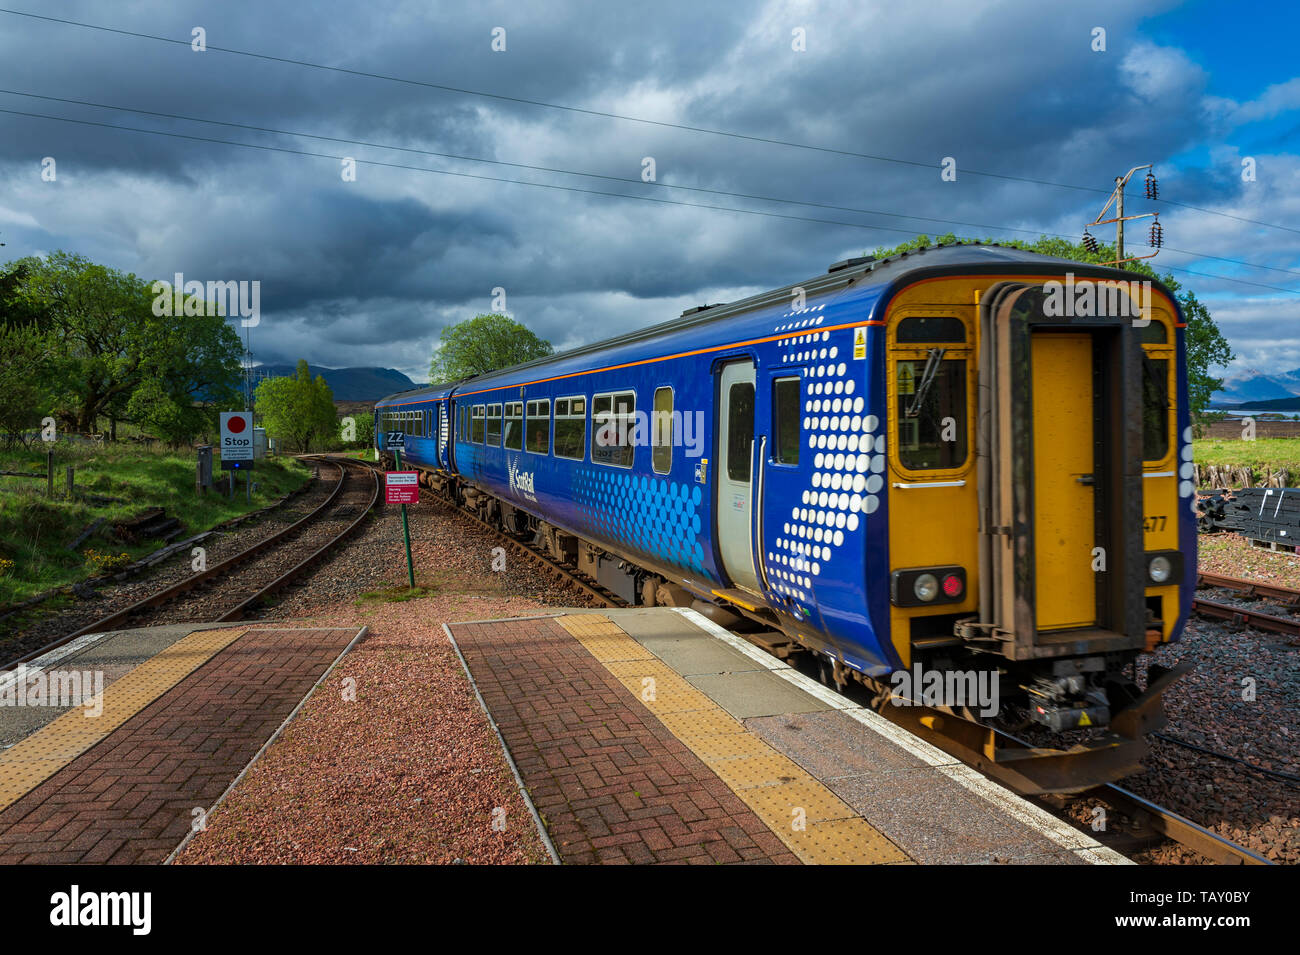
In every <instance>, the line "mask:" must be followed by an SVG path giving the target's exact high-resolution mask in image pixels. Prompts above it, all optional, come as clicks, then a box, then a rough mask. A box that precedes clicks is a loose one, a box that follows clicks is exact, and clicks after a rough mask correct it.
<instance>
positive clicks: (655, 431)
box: [650, 387, 673, 474]
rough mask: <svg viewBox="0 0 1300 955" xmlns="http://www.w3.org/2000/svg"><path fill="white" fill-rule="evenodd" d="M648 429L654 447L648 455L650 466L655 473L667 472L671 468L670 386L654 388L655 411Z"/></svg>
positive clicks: (671, 412)
mask: <svg viewBox="0 0 1300 955" xmlns="http://www.w3.org/2000/svg"><path fill="white" fill-rule="evenodd" d="M650 431H651V443H652V445H653V447H654V451H653V452H652V453H651V455H650V463H651V466H652V467H653V468H654V469H655V473H656V474H667V473H668V472H669V471H671V470H672V469H673V390H672V389H671V388H668V387H664V388H656V389H655V413H654V421H653V422H652V423H651V425H650Z"/></svg>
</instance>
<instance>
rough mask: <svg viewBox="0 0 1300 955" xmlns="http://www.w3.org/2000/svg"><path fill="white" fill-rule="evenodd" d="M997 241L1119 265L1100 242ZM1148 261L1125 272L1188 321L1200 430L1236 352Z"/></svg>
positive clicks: (1190, 386) (1191, 385)
mask: <svg viewBox="0 0 1300 955" xmlns="http://www.w3.org/2000/svg"><path fill="white" fill-rule="evenodd" d="M958 241H965V242H970V241H974V240H971V239H963V240H958V238H957V236H955V235H954V234H953V233H951V232H949V233H947V234H946V235H941V236H939V237H938V238H937V239H934V240H931V239H930V237H929V236H927V235H918V236H917V237H916V238H915V239H909V240H908V241H907V242H903V243H901V244H899V245H896V246H894V247H893V248H885V247H883V246H881V247H877V248H876V250H875V251H874V252H872V253H871V254H872V255H874V256H875V257H876V258H878V259H879V258H884V257H885V256H889V255H895V254H897V253H899V252H904V251H911V250H912V249H919V248H923V247H925V246H928V245H953V244H954V243H956V242H958ZM982 241H984V242H992V241H994V240H992V239H984V240H982ZM997 241H998V242H999V243H1000V244H1002V245H1009V246H1014V247H1015V248H1017V249H1025V250H1027V251H1030V252H1038V253H1040V254H1042V255H1051V256H1055V257H1056V258H1058V259H1069V260H1070V261H1072V262H1088V263H1091V264H1094V265H1099V264H1101V263H1102V262H1108V261H1114V259H1115V247H1114V245H1106V244H1105V243H1102V242H1100V241H1099V242H1098V246H1097V251H1096V252H1089V251H1088V250H1087V249H1085V248H1084V247H1083V246H1082V245H1081V244H1079V243H1077V242H1071V241H1070V240H1069V239H1062V238H1058V237H1053V236H1040V237H1039V238H1038V239H1035V240H1034V241H1033V242H1025V241H1024V240H1022V239H998V240H997ZM1149 261H1154V260H1148V261H1143V262H1125V263H1124V269H1125V271H1127V272H1132V273H1134V274H1136V275H1142V276H1146V277H1147V278H1153V279H1156V280H1158V281H1160V282H1162V283H1164V285H1165V287H1166V288H1168V289H1169V291H1170V293H1171V294H1172V295H1173V296H1174V297H1175V298H1176V299H1177V300H1178V304H1179V305H1180V306H1181V307H1182V310H1183V317H1184V318H1185V319H1186V321H1187V329H1186V335H1185V336H1184V340H1185V342H1186V346H1187V401H1188V406H1189V407H1190V409H1191V413H1192V418H1193V420H1194V421H1196V422H1197V425H1198V428H1199V426H1200V425H1202V424H1203V423H1205V422H1207V421H1210V420H1213V418H1214V417H1215V415H1214V414H1213V413H1212V412H1209V411H1207V409H1208V407H1209V404H1210V396H1211V395H1213V394H1214V392H1215V391H1217V390H1218V389H1219V387H1220V386H1221V385H1222V384H1223V379H1221V378H1214V377H1212V376H1211V375H1210V369H1211V368H1223V367H1226V366H1227V364H1228V362H1230V361H1232V359H1233V357H1234V356H1233V354H1232V348H1231V347H1230V346H1229V345H1228V340H1227V339H1226V338H1224V337H1223V334H1222V333H1221V332H1220V331H1219V328H1218V326H1217V325H1215V324H1214V319H1213V317H1212V316H1211V315H1210V310H1209V309H1208V308H1206V307H1205V304H1204V303H1203V302H1201V301H1200V299H1198V298H1197V297H1196V295H1195V293H1193V292H1192V290H1191V289H1186V290H1184V289H1183V286H1182V283H1180V282H1179V281H1178V280H1177V279H1175V278H1174V277H1173V275H1171V274H1165V275H1160V274H1158V273H1157V272H1156V270H1155V269H1154V268H1152V267H1151V266H1150V265H1149V264H1148V262H1149Z"/></svg>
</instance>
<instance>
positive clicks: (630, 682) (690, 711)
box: [560, 614, 911, 865]
mask: <svg viewBox="0 0 1300 955" xmlns="http://www.w3.org/2000/svg"><path fill="white" fill-rule="evenodd" d="M566 620H568V621H570V625H566V624H565V621H566ZM560 624H561V626H564V629H565V630H567V631H568V632H569V633H571V634H572V635H573V637H574V638H575V639H576V640H577V641H578V642H579V643H580V644H582V646H583V648H584V649H586V650H587V652H588V653H590V654H591V655H592V657H594V658H595V659H596V661H597V662H598V663H600V664H601V665H602V666H603V667H605V669H606V670H608V671H609V673H610V675H611V676H613V677H614V678H615V679H616V680H618V682H619V683H621V684H622V685H623V686H624V687H626V688H627V690H628V691H629V692H631V693H632V695H633V696H635V697H636V698H637V699H638V700H640V701H641V703H642V705H644V706H645V707H646V708H647V709H648V710H650V712H651V713H652V714H653V715H654V716H655V718H656V719H658V720H659V722H660V723H661V724H662V725H663V726H664V728H665V729H667V730H668V731H669V732H670V733H672V734H673V736H675V737H676V738H677V739H678V740H680V741H681V742H682V744H683V745H685V746H686V748H687V749H689V750H690V751H691V752H692V753H694V754H695V755H696V756H697V757H698V758H699V759H700V761H701V762H703V763H704V765H706V766H707V767H709V769H710V770H712V771H713V772H714V773H716V774H717V776H718V778H719V779H721V780H722V781H723V783H725V784H726V786H727V788H728V789H730V790H731V791H732V792H733V793H735V794H736V796H737V797H738V798H739V799H740V800H741V801H742V802H744V803H745V805H747V806H749V808H750V809H751V810H752V811H753V812H754V814H755V815H756V816H758V817H759V819H761V820H762V822H763V824H764V825H765V826H767V827H768V829H770V830H771V831H772V833H773V834H774V835H776V837H777V838H778V839H780V840H781V841H782V842H783V843H785V845H786V846H787V847H788V848H789V849H790V851H791V852H793V853H794V854H795V855H796V856H798V857H799V859H800V861H802V862H804V863H807V864H809V865H827V864H830V865H835V864H854V863H864V862H871V863H877V864H896V863H906V862H910V861H911V859H910V858H909V857H908V855H907V853H905V852H903V850H902V849H900V848H899V847H898V846H897V845H895V844H894V843H893V842H892V841H891V840H890V839H889V838H888V837H886V836H885V835H884V834H883V833H882V832H880V830H878V829H876V828H875V827H874V826H872V825H871V824H870V823H869V822H867V820H865V819H863V818H862V817H861V816H859V815H858V814H857V813H856V812H854V810H853V808H852V807H851V806H849V805H848V803H846V802H844V800H842V799H841V798H840V797H839V796H837V795H836V794H835V793H833V792H832V791H831V790H830V789H828V788H827V787H826V786H825V785H823V784H822V782H821V781H820V780H818V779H817V778H816V777H815V776H813V775H811V774H810V773H809V772H808V771H807V770H805V769H804V768H803V767H802V766H800V765H799V764H798V763H796V762H795V761H794V760H792V759H790V758H789V757H788V756H786V755H785V754H784V753H781V752H779V751H778V750H776V749H775V748H774V747H772V746H771V745H770V744H769V743H768V742H767V741H766V740H763V739H761V738H759V737H757V736H754V735H753V734H752V733H750V732H749V731H748V730H746V729H745V726H744V724H743V723H741V722H740V720H738V719H736V718H735V717H734V716H732V715H731V714H730V713H728V712H727V711H726V710H725V709H723V708H722V707H721V706H719V705H718V704H717V703H716V702H714V701H713V700H712V699H711V698H710V697H709V696H707V695H706V694H704V693H701V692H700V691H699V690H696V689H695V687H693V686H691V684H690V683H689V682H688V681H687V680H686V679H685V678H684V677H683V676H682V675H681V674H679V673H678V672H677V671H676V670H673V669H672V668H671V667H669V666H668V665H667V664H666V663H664V662H663V661H661V660H659V659H658V658H657V657H654V656H653V654H650V653H649V651H647V650H646V649H645V648H644V647H643V646H641V644H640V643H638V642H637V641H636V640H634V639H633V638H632V637H631V636H630V635H629V634H628V633H627V631H625V630H623V628H621V627H619V626H618V625H617V624H616V623H614V622H613V621H611V620H610V619H609V618H608V617H603V616H599V615H597V614H582V615H573V616H570V617H561V618H560ZM648 677H653V678H654V681H655V693H654V694H653V697H652V698H651V699H647V698H646V692H645V683H644V682H643V681H644V680H645V679H646V678H648ZM687 701H689V702H687ZM683 704H685V705H683ZM719 727H722V728H723V729H722V731H721V733H720V732H719ZM737 734H743V736H744V739H745V742H744V744H742V745H738V746H736V747H732V746H731V745H728V744H727V743H726V740H728V739H735V737H736V735H737ZM720 744H721V745H720ZM746 783H748V785H745V784H746ZM792 798H793V799H794V800H796V801H794V802H791V801H790V800H791V799H792ZM796 809H799V810H802V811H803V814H804V817H805V818H804V819H802V820H799V822H801V823H802V828H795V822H796V817H795V810H796Z"/></svg>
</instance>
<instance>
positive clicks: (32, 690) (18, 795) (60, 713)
mask: <svg viewBox="0 0 1300 955" xmlns="http://www.w3.org/2000/svg"><path fill="white" fill-rule="evenodd" d="M363 633H364V628H363V629H362V630H361V631H358V630H356V629H355V628H353V629H342V628H316V629H304V628H301V627H291V626H276V625H274V624H264V623H249V624H209V625H196V624H185V625H178V626H166V627H150V628H144V629H136V630H122V631H115V632H112V633H106V634H91V635H89V636H86V637H81V638H79V639H78V640H76V641H73V642H72V643H70V644H67V645H65V646H63V647H60V648H57V649H55V650H52V651H50V652H49V653H48V654H45V655H44V656H42V657H41V658H39V659H37V660H34V661H32V662H31V663H29V664H27V666H26V667H24V668H23V669H22V670H21V671H10V672H6V673H0V701H3V702H4V703H5V705H0V747H3V748H0V864H12V863H46V864H60V863H112V864H122V863H161V862H163V861H165V860H166V859H167V858H168V857H169V856H170V855H171V853H172V852H173V851H174V850H175V849H176V848H177V847H178V845H180V843H181V842H182V841H183V840H184V839H185V838H186V837H187V836H188V835H189V834H190V833H192V832H194V831H195V830H196V829H197V828H199V827H201V826H202V825H203V824H204V820H205V818H206V814H207V813H208V812H209V811H210V810H211V808H212V807H213V805H214V804H215V803H216V802H217V801H218V800H219V799H220V798H221V797H222V795H223V793H225V792H226V791H227V789H228V788H229V787H230V786H231V784H232V783H233V782H234V781H235V780H236V779H237V777H238V776H239V775H240V774H241V773H242V772H243V771H244V769H245V768H246V767H247V766H248V765H249V763H250V762H251V761H252V760H253V758H254V757H255V756H256V755H257V754H258V752H259V751H260V750H261V748H262V747H263V746H264V745H265V744H266V743H267V742H268V740H270V739H271V738H272V737H273V736H274V734H275V733H276V732H277V731H278V730H279V729H280V727H281V726H282V725H283V724H284V723H285V721H286V720H287V719H288V718H289V717H290V715H291V714H292V713H293V712H294V710H295V708H296V707H297V706H298V705H299V704H300V703H301V701H302V700H303V698H304V697H305V696H306V695H307V694H308V693H309V692H310V690H311V689H312V687H313V686H315V685H316V683H317V681H318V680H319V679H320V678H321V677H322V676H323V675H324V674H325V673H326V672H327V671H328V670H329V668H330V667H331V665H332V664H333V663H334V662H335V661H336V660H337V659H338V658H339V657H340V656H341V654H342V653H343V652H345V650H346V649H347V648H348V647H349V646H350V645H351V644H352V643H354V642H355V641H356V640H357V639H359V638H360V637H361V636H362V635H363ZM60 703H61V704H63V705H58V704H60Z"/></svg>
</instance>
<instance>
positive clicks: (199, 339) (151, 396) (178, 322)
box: [126, 315, 242, 447]
mask: <svg viewBox="0 0 1300 955" xmlns="http://www.w3.org/2000/svg"><path fill="white" fill-rule="evenodd" d="M240 354H241V348H240V345H239V336H238V335H237V334H236V333H235V330H234V329H233V328H232V327H231V326H230V325H229V324H227V322H226V320H225V319H224V318H222V317H221V316H219V315H190V316H186V317H185V318H178V319H171V320H165V319H164V320H162V321H160V322H158V323H157V328H156V332H155V334H154V335H153V336H152V337H151V338H150V340H149V341H148V342H147V343H146V344H145V346H144V351H143V354H142V357H141V361H140V371H141V382H140V384H139V385H138V386H137V387H136V389H135V391H134V392H132V394H131V397H130V399H129V401H128V402H127V405H126V415H127V417H128V418H129V419H130V420H132V421H135V422H137V423H138V424H140V425H141V426H143V427H145V428H147V429H148V430H149V431H150V432H151V433H153V434H156V435H157V436H158V437H160V438H163V439H164V440H165V441H167V442H168V443H169V444H171V445H172V446H173V447H176V446H180V445H184V444H188V443H189V442H190V441H192V440H193V439H194V436H195V435H196V434H198V433H199V432H201V431H206V430H213V429H215V428H216V425H217V412H218V411H219V410H221V409H224V408H231V407H234V406H237V405H239V404H241V403H242V402H241V400H240V397H239V393H238V391H237V390H236V388H235V387H234V385H235V382H236V381H237V380H238V378H239V371H240V363H239V359H240Z"/></svg>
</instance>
